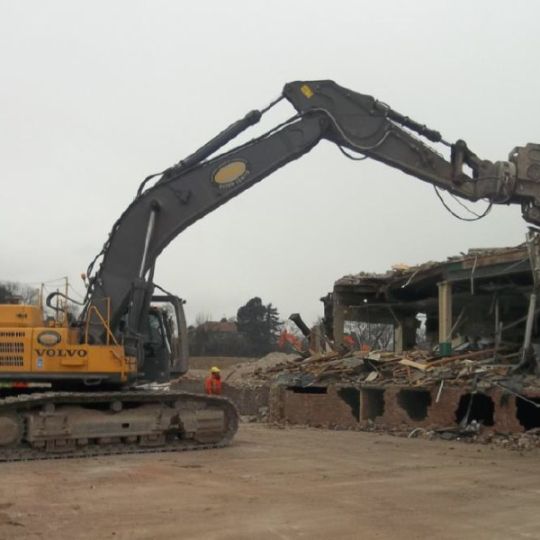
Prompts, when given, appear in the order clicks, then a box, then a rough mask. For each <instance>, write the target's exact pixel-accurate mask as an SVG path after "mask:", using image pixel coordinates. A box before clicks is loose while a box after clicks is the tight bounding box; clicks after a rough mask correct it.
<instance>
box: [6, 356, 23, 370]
mask: <svg viewBox="0 0 540 540" xmlns="http://www.w3.org/2000/svg"><path fill="white" fill-rule="evenodd" d="M23 366H24V358H23V357H22V356H3V355H0V367H23Z"/></svg>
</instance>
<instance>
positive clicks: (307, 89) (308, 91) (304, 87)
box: [300, 84, 315, 99]
mask: <svg viewBox="0 0 540 540" xmlns="http://www.w3.org/2000/svg"><path fill="white" fill-rule="evenodd" d="M300 92H302V94H304V96H306V97H307V98H308V99H309V98H311V97H313V95H314V94H315V92H313V90H312V89H311V88H310V87H309V86H308V85H307V84H303V85H302V86H301V87H300Z"/></svg>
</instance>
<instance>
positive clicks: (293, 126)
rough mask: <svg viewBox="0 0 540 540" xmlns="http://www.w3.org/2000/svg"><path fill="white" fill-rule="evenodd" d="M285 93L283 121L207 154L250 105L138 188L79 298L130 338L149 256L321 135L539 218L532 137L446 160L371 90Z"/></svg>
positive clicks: (98, 335) (251, 118)
mask: <svg viewBox="0 0 540 540" xmlns="http://www.w3.org/2000/svg"><path fill="white" fill-rule="evenodd" d="M283 97H285V98H286V99H287V100H288V101H290V102H291V104H292V105H293V106H294V107H295V109H296V110H297V112H298V115H297V116H295V117H293V119H291V121H289V122H287V123H285V124H284V125H282V126H278V127H277V128H275V129H274V130H273V131H272V132H269V133H268V134H266V135H263V136H261V137H259V138H258V139H254V140H252V141H251V142H249V143H246V144H244V145H242V146H240V147H238V148H236V149H233V150H231V151H229V152H226V153H224V154H221V155H219V156H217V157H215V158H212V159H208V158H209V157H210V155H211V154H213V153H214V152H216V151H217V150H218V149H219V148H221V147H222V146H223V145H224V144H225V143H227V142H228V141H230V140H232V139H233V138H234V137H235V136H236V135H238V134H239V133H240V132H242V131H243V130H245V129H246V128H247V127H249V126H250V125H252V124H255V123H256V122H258V120H259V119H260V117H261V112H259V111H252V112H251V113H248V115H246V117H245V118H243V119H242V120H239V121H238V122H236V123H234V124H232V125H231V126H230V127H229V128H227V129H226V130H225V131H223V132H221V133H220V134H219V135H218V136H216V137H215V138H214V139H212V140H211V141H209V142H208V143H207V144H205V145H204V146H203V147H202V148H201V149H199V150H198V151H197V152H195V153H194V154H192V155H191V156H189V157H188V158H186V159H185V160H184V161H181V162H180V163H179V164H178V165H176V166H174V167H171V168H170V169H168V170H167V171H165V173H164V174H163V176H162V178H161V179H160V180H159V182H158V183H157V184H155V185H154V186H153V187H151V188H149V189H147V190H146V191H142V189H141V190H139V193H138V194H137V197H136V198H135V200H134V201H133V202H132V203H131V204H130V206H129V207H128V208H127V209H126V211H125V212H124V213H123V215H122V216H121V217H120V219H119V220H118V221H117V223H116V224H115V226H114V228H113V230H112V232H111V235H110V237H109V240H108V241H107V243H106V244H105V246H104V249H103V252H102V255H103V259H102V261H101V266H100V268H99V270H98V272H97V273H96V274H95V275H94V276H92V277H91V279H90V286H89V289H88V295H87V307H88V306H89V305H90V304H93V305H95V306H96V307H97V308H98V309H100V310H101V312H102V313H103V314H104V315H105V314H106V311H105V309H106V308H105V304H103V303H102V301H103V299H104V298H109V299H110V312H109V313H110V320H111V327H112V329H113V330H114V331H118V329H119V324H120V321H121V319H122V317H123V316H124V315H125V314H126V313H127V315H128V317H127V321H126V323H125V324H126V325H127V329H124V330H123V332H124V334H125V335H128V336H129V335H131V336H132V337H133V338H134V341H135V343H136V342H137V339H138V336H139V332H140V328H141V321H142V319H143V317H144V316H145V313H146V310H147V309H148V304H149V302H150V297H151V293H152V279H153V269H154V265H155V261H156V258H157V257H158V256H159V254H160V253H161V252H162V251H163V249H164V248H165V247H166V246H167V245H168V244H169V242H171V240H173V239H174V238H175V237H176V236H177V235H178V234H179V233H180V232H181V231H183V230H184V229H185V228H186V227H188V226H189V225H191V224H192V223H194V222H195V221H197V220H198V219H200V218H202V217H203V216H205V215H206V214H208V213H209V212H211V211H212V210H214V209H215V208H217V207H218V206H221V205H222V204H224V203H225V202H227V201H228V200H230V199H232V198H233V197H235V196H236V195H238V194H239V193H241V192H242V191H245V190H246V189H248V188H249V187H251V186H252V185H254V184H256V183H257V182H259V181H260V180H262V179H263V178H265V177H266V176H268V175H269V174H271V173H272V172H274V171H275V170H277V169H279V168H280V167H282V166H284V165H285V164H287V163H289V162H290V161H292V160H294V159H297V158H299V157H301V156H302V155H304V154H305V153H307V152H309V151H310V150H311V149H312V148H313V147H314V146H315V145H316V144H317V143H318V142H319V141H320V140H321V139H322V138H325V139H327V140H330V141H332V142H334V143H336V144H338V145H339V146H340V147H346V148H349V149H351V150H354V151H356V152H360V153H362V154H364V155H365V156H368V157H370V158H373V159H376V160H378V161H382V162H383V163H386V164H387V165H390V166H392V167H395V168H398V169H400V170H402V171H403V172H405V173H407V174H410V175H412V176H414V177H416V178H419V179H421V180H424V181H426V182H429V183H431V184H433V185H435V186H437V187H440V188H442V189H445V190H447V191H449V192H451V193H453V194H455V195H458V196H460V197H463V198H465V199H468V200H471V201H476V200H478V199H487V200H489V201H491V202H493V203H497V204H510V203H517V204H521V205H522V211H523V216H524V218H525V220H527V221H529V222H531V223H533V224H535V225H540V145H533V144H528V145H527V146H525V147H523V148H516V149H514V151H513V152H512V153H511V155H510V158H509V161H503V162H496V163H492V162H490V161H483V160H480V159H479V158H478V157H477V156H475V155H474V154H473V153H472V152H471V151H470V150H469V149H468V148H467V145H466V144H465V143H464V142H463V141H458V142H456V143H455V144H453V145H451V149H452V153H451V160H450V161H448V160H446V159H445V158H444V157H443V156H441V155H440V154H439V153H438V152H436V151H435V150H434V149H432V148H431V147H430V146H429V145H427V144H425V143H424V142H422V141H421V140H420V139H419V138H418V137H417V136H415V135H413V134H411V131H415V132H416V133H417V134H419V135H420V136H421V137H424V138H426V139H428V140H430V141H432V142H443V143H444V141H443V140H442V137H441V135H440V134H439V133H438V132H436V131H434V130H431V129H429V128H427V127H426V126H423V125H420V124H418V123H416V122H414V121H413V120H411V119H409V118H407V117H405V116H403V115H401V114H399V113H398V112H396V111H394V110H392V109H390V108H389V107H388V106H387V105H385V104H383V103H381V102H379V101H377V100H376V99H374V98H373V97H371V96H367V95H363V94H358V93H356V92H352V91H350V90H347V89H346V88H342V87H340V86H338V85H337V84H336V83H334V82H332V81H313V82H303V81H297V82H293V83H289V84H287V85H285V87H284V90H283ZM404 128H407V130H406V129H404ZM446 144H447V143H446ZM463 165H468V166H469V167H470V169H471V170H472V175H471V176H468V175H466V174H465V173H464V172H463ZM91 334H92V336H93V338H94V340H96V341H98V342H99V341H101V340H102V339H103V333H102V329H98V328H96V329H94V330H93V331H91Z"/></svg>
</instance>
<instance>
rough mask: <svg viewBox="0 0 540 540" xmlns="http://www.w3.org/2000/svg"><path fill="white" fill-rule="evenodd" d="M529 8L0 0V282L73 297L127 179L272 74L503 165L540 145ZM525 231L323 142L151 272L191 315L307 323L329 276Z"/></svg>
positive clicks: (265, 84) (186, 146) (507, 241)
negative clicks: (259, 311) (377, 110)
mask: <svg viewBox="0 0 540 540" xmlns="http://www.w3.org/2000/svg"><path fill="white" fill-rule="evenodd" d="M539 18H540V4H539V3H538V2H534V1H529V2H527V1H521V2H507V1H493V0H491V1H474V2H471V1H463V2H461V1H457V0H452V1H448V2H437V1H433V0H431V1H419V0H415V1H412V0H411V1H409V2H402V1H395V2H388V1H386V2H385V1H376V2H374V1H359V0H355V1H339V0H334V1H333V2H327V1H322V0H310V1H301V0H296V1H294V2H291V1H290V0H289V1H281V0H272V1H254V0H250V1H249V0H245V1H244V0H242V1H240V0H227V1H215V2H210V1H202V0H198V1H192V2H187V1H179V0H176V1H172V0H171V1H159V0H157V1H156V0H154V1H152V2H150V1H134V0H123V1H111V0H108V1H96V0H94V1H92V2H88V1H85V2H80V1H74V0H64V1H51V0H48V1H46V2H45V1H42V0H41V1H23V0H11V1H9V0H0V66H1V68H0V69H1V81H0V125H1V129H0V164H1V167H2V177H1V180H0V181H1V183H2V203H1V206H0V279H3V280H13V281H23V282H39V281H42V280H48V279H52V278H57V277H59V276H63V275H68V276H69V277H70V279H71V281H72V283H73V285H74V287H75V288H76V289H77V290H79V291H81V292H82V291H83V284H82V282H81V280H80V277H79V274H80V272H82V271H84V270H85V269H86V267H87V265H88V263H89V261H90V260H91V259H92V258H93V256H94V255H95V254H96V253H97V252H98V251H99V249H100V248H101V245H102V244H103V242H104V241H105V239H106V237H107V234H108V232H109V230H110V227H111V225H112V224H113V222H114V221H115V220H116V219H117V217H118V216H119V215H120V214H121V212H122V211H123V209H124V208H125V207H126V206H127V204H128V203H129V202H130V201H131V200H132V198H133V195H134V193H135V191H136V189H137V186H138V185H139V183H140V181H141V180H142V179H143V178H144V177H145V176H146V175H148V174H150V173H153V172H157V171H160V170H163V169H164V168H166V167H167V166H169V165H172V164H173V163H176V162H177V161H178V160H179V159H181V158H183V157H185V156H186V155H188V154H189V153H191V152H192V151H193V150H194V149H196V148H197V147H199V146H200V145H202V144H203V143H204V142H206V141H207V140H208V139H210V138H211V137H212V136H214V135H215V134H216V133H217V132H219V131H220V130H221V129H222V128H223V127H225V126H226V125H228V124H229V123H231V122H232V121H234V120H236V119H238V118H239V117H241V116H243V115H244V114H245V113H246V112H247V111H248V110H250V109H252V108H256V107H262V106H264V105H265V104H267V103H268V102H269V101H270V100H271V99H273V98H274V97H276V96H277V95H278V94H279V93H280V91H281V89H282V86H283V84H284V83H286V82H287V81H292V80H298V79H306V80H309V79H333V80H335V81H336V82H338V83H339V84H341V85H342V86H346V87H348V88H351V89H353V90H355V91H358V92H361V93H365V94H371V95H374V96H376V97H377V98H379V99H381V100H383V101H385V102H387V103H389V104H390V105H391V106H392V107H393V108H395V109H397V110H398V111H400V112H402V113H403V114H406V115H408V116H410V117H412V118H414V119H415V120H418V121H420V122H422V123H426V124H428V125H429V126H430V127H432V128H435V129H438V130H439V131H441V132H442V133H443V135H444V137H445V138H446V139H447V140H450V141H455V140H456V139H458V138H463V139H465V140H466V141H467V142H468V144H469V146H470V147H471V148H472V149H473V150H474V151H475V152H476V153H477V154H478V155H479V156H481V157H483V158H485V159H490V160H494V161H495V160H504V159H506V157H507V155H508V152H509V151H510V150H511V149H512V148H513V147H514V146H517V145H522V144H525V143H527V142H537V141H539V140H540V132H539V130H538V120H539V116H540V115H539V112H540V99H539V96H540V76H539V74H538V69H537V68H538V52H539V50H540V33H539V32H538V20H539ZM292 112H293V110H292V108H291V107H290V106H289V105H288V104H280V106H279V107H278V108H276V109H275V110H274V111H273V112H272V114H270V115H268V118H266V120H265V122H264V123H263V125H259V126H258V127H256V128H252V130H250V132H249V133H248V136H249V137H252V136H255V135H256V134H257V133H261V132H262V131H263V130H265V129H267V128H269V127H271V126H273V125H275V124H277V123H278V122H279V121H281V120H283V119H285V118H287V117H288V116H290V115H291V114H292ZM454 206H455V204H454ZM484 206H485V203H478V204H477V208H478V209H481V208H483V207H484ZM457 208H458V209H459V207H457ZM525 231H526V227H525V224H524V222H523V221H522V219H521V214H520V210H519V208H518V207H505V206H502V207H497V208H495V209H494V210H493V211H492V212H491V214H490V215H489V216H488V217H486V218H485V219H484V220H482V221H480V222H477V223H463V222H460V221H458V220H456V219H455V218H453V217H452V216H451V215H449V214H448V212H447V211H446V210H445V209H444V208H443V207H442V206H441V204H440V203H439V201H438V200H437V199H436V197H435V195H434V193H433V188H432V187H431V186H430V185H428V184H425V183H423V182H421V181H419V180H416V179H414V178H411V177H409V176H406V175H404V174H403V173H400V172H399V171H396V170H392V169H390V168H389V167H386V166H384V165H382V164H380V163H377V162H374V161H363V162H352V161H350V160H347V159H345V158H344V157H343V156H342V155H341V154H340V153H339V151H338V150H337V148H336V147H334V146H333V145H331V144H330V143H326V142H323V143H321V144H320V145H319V146H318V147H316V148H315V149H314V150H313V151H312V152H311V153H310V154H308V155H306V156H304V157H303V158H302V159H301V160H299V161H296V162H293V163H291V164H289V165H288V166H286V167H285V168H284V169H281V170H279V171H278V172H276V173H275V174H273V175H271V176H270V177H268V178H267V179H265V180H264V181H263V182H262V183H261V184H258V185H256V186H255V187H253V188H252V189H250V190H248V191H247V192H246V193H244V194H242V195H240V196H239V197H237V198H236V199H233V200H232V201H231V202H229V203H228V204H226V205H225V206H223V207H221V208H219V209H218V210H216V211H215V212H213V213H212V214H211V215H209V216H207V217H206V218H204V219H203V220H201V221H199V222H198V223H196V224H195V225H193V226H192V227H191V228H189V229H188V230H186V231H185V232H183V233H182V234H181V235H180V236H179V237H178V238H177V239H176V240H175V241H173V243H172V244H171V245H170V246H169V247H168V248H167V250H166V251H165V252H164V254H163V255H162V256H161V257H160V258H159V260H158V264H157V269H156V282H157V283H159V284H161V285H162V286H163V287H165V288H167V289H169V290H172V291H174V292H176V293H177V294H179V295H180V296H182V297H184V298H186V299H187V301H188V303H187V306H186V309H187V311H188V319H189V320H191V321H192V320H194V319H195V317H196V316H197V315H198V314H201V313H204V314H207V315H210V316H212V317H213V318H219V317H222V316H231V315H234V314H235V313H236V310H237V308H238V307H239V306H240V305H241V304H243V303H245V302H246V301H247V300H248V299H249V298H251V297H252V296H255V295H257V296H261V297H262V298H263V301H265V302H272V303H273V304H275V305H276V306H277V307H278V309H279V311H280V314H281V315H282V317H287V316H288V315H289V314H290V313H291V312H296V311H299V312H301V313H302V314H303V315H304V317H305V319H306V320H307V321H308V322H311V321H313V320H315V318H316V317H317V316H318V315H319V314H321V312H322V304H321V303H320V302H319V298H320V297H321V296H322V295H324V294H325V293H326V292H328V291H330V290H331V289H332V286H333V283H334V281H335V280H336V279H338V278H339V277H341V276H343V275H345V274H349V273H357V272H359V271H385V270H386V269H387V268H389V267H390V266H391V265H392V264H394V263H397V262H403V263H408V264H415V263H420V262H423V261H426V260H441V259H445V258H446V257H447V256H449V255H453V254H457V253H459V252H460V251H466V250H467V249H468V248H471V247H487V246H505V245H514V244H518V243H520V242H522V241H523V239H524V234H525Z"/></svg>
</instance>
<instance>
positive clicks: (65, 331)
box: [0, 304, 137, 384]
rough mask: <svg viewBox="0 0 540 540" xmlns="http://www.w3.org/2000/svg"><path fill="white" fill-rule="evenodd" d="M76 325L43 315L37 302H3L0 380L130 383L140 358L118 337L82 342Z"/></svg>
mask: <svg viewBox="0 0 540 540" xmlns="http://www.w3.org/2000/svg"><path fill="white" fill-rule="evenodd" d="M80 335H81V333H80V332H79V331H78V329H77V328H70V327H68V326H66V325H61V326H59V325H58V323H56V322H54V321H53V322H51V323H50V325H49V324H47V322H46V321H44V317H43V312H42V310H41V308H40V307H39V306H34V305H27V304H4V305H0V380H1V379H4V380H6V379H13V378H16V379H17V380H18V381H39V380H47V381H54V380H62V379H65V380H76V381H84V380H86V381H88V382H91V381H92V380H96V381H98V380H106V381H109V382H113V383H120V384H122V383H127V382H128V381H130V380H131V379H134V378H135V377H136V374H137V365H136V360H135V358H133V357H129V356H126V355H125V353H124V347H123V346H121V345H118V344H115V343H111V344H105V345H101V344H99V345H94V344H89V343H86V342H83V343H81V339H80Z"/></svg>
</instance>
